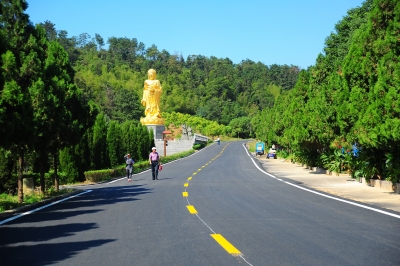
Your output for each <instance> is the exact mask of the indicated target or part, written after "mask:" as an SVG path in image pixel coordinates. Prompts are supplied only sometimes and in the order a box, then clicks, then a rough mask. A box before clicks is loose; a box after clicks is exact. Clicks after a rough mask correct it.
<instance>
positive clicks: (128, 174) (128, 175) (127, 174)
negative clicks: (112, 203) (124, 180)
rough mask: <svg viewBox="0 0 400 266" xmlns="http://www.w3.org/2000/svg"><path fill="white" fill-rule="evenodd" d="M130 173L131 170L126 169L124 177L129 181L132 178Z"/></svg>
mask: <svg viewBox="0 0 400 266" xmlns="http://www.w3.org/2000/svg"><path fill="white" fill-rule="evenodd" d="M132 171H133V169H131V170H128V169H126V176H127V177H128V179H130V178H131V177H132Z"/></svg>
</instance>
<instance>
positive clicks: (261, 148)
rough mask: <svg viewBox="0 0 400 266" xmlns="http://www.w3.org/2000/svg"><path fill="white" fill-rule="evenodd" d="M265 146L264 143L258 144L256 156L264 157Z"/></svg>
mask: <svg viewBox="0 0 400 266" xmlns="http://www.w3.org/2000/svg"><path fill="white" fill-rule="evenodd" d="M264 150H265V144H264V142H257V143H256V156H257V155H260V156H261V155H264Z"/></svg>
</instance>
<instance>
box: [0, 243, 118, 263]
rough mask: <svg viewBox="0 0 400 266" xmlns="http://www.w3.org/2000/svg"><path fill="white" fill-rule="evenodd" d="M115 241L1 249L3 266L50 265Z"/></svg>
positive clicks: (47, 244) (0, 254)
mask: <svg viewBox="0 0 400 266" xmlns="http://www.w3.org/2000/svg"><path fill="white" fill-rule="evenodd" d="M114 241H115V239H97V240H89V241H77V242H66V243H46V244H36V245H21V246H17V247H1V251H0V256H1V265H8V266H12V265H50V264H55V263H57V262H60V261H63V260H65V259H68V258H71V257H73V256H74V255H76V254H78V253H81V252H82V251H84V250H88V249H91V248H95V247H99V246H102V245H105V244H107V243H111V242H114Z"/></svg>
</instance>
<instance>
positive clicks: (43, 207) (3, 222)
mask: <svg viewBox="0 0 400 266" xmlns="http://www.w3.org/2000/svg"><path fill="white" fill-rule="evenodd" d="M89 192H92V190H86V191H84V192H81V193H79V194H76V195H72V196H70V197H68V198H65V199H61V200H58V201H55V202H52V203H50V204H47V205H45V206H42V207H39V208H36V209H34V210H31V211H27V212H24V213H21V214H18V215H16V216H13V217H11V218H8V219H6V220H3V221H1V222H0V225H2V224H5V223H7V222H10V221H12V220H15V219H18V218H20V217H22V216H25V215H28V214H31V213H34V212H37V211H40V210H43V209H45V208H47V207H50V206H53V205H55V204H58V203H60V202H63V201H66V200H69V199H72V198H75V197H78V196H80V195H83V194H86V193H89Z"/></svg>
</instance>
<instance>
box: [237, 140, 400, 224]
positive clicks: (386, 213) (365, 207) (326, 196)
mask: <svg viewBox="0 0 400 266" xmlns="http://www.w3.org/2000/svg"><path fill="white" fill-rule="evenodd" d="M243 148H244V149H245V150H246V151H247V155H248V156H249V157H250V159H251V160H252V162H253V164H254V165H255V166H256V168H257V169H258V170H260V171H261V172H262V173H264V174H266V175H268V176H270V177H272V178H274V179H276V180H278V181H280V182H283V183H285V184H288V185H291V186H293V187H297V188H299V189H302V190H305V191H307V192H310V193H313V194H316V195H319V196H322V197H325V198H329V199H333V200H336V201H340V202H343V203H347V204H350V205H354V206H357V207H360V208H364V209H367V210H371V211H374V212H379V213H382V214H385V215H388V216H392V217H395V218H398V219H400V215H397V214H394V213H390V212H387V211H382V210H379V209H376V208H371V207H368V206H366V205H362V204H359V203H355V202H351V201H348V200H344V199H340V198H336V197H333V196H330V195H325V194H323V193H320V192H317V191H314V190H311V189H307V188H304V187H301V186H298V185H295V184H292V183H290V182H287V181H283V180H282V179H279V178H277V177H276V176H274V175H272V174H270V173H268V172H267V171H265V169H261V168H260V167H259V166H258V165H257V164H256V162H255V161H254V160H253V158H252V157H251V156H250V154H249V151H248V150H247V149H246V147H245V146H244V144H243Z"/></svg>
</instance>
